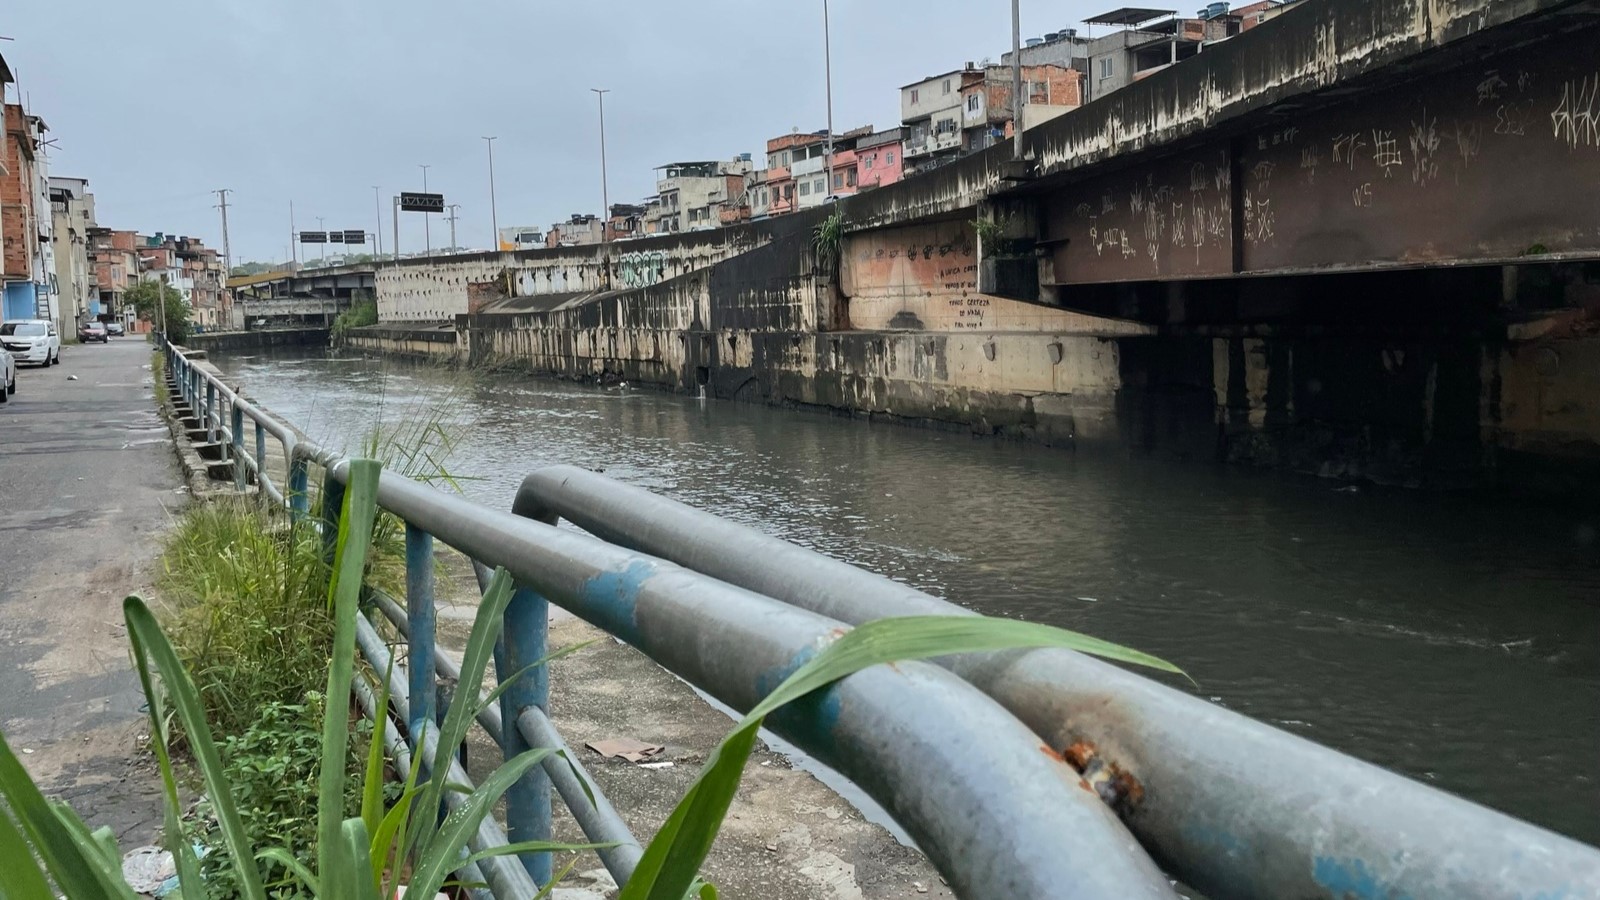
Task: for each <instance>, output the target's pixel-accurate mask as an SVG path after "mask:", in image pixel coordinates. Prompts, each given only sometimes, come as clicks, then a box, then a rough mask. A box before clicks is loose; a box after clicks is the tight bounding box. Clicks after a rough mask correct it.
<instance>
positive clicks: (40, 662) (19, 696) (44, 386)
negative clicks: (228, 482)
mask: <svg viewBox="0 0 1600 900" xmlns="http://www.w3.org/2000/svg"><path fill="white" fill-rule="evenodd" d="M150 361H151V351H150V345H149V344H147V343H145V342H144V340H142V339H141V338H138V337H124V338H114V339H113V340H112V342H111V343H109V344H104V345H101V344H91V345H84V346H78V345H68V346H66V347H65V348H64V349H63V352H62V354H61V364H60V365H58V366H52V367H50V368H48V369H40V368H33V367H27V368H22V369H21V370H20V371H19V372H18V377H17V392H16V394H14V395H12V397H11V400H10V402H9V403H7V404H6V405H4V406H0V498H3V501H0V647H3V648H4V652H3V654H0V729H3V730H4V732H5V736H6V740H7V741H8V742H9V743H10V744H11V746H12V748H13V750H15V751H16V752H18V753H19V754H21V755H22V759H23V762H24V763H25V764H26V765H27V767H28V768H29V770H30V771H31V772H32V773H33V774H34V777H35V778H36V779H37V780H38V781H39V782H40V784H41V785H42V786H43V787H44V788H45V790H46V792H47V793H49V794H51V795H53V796H56V797H60V798H62V799H66V800H68V801H69V802H71V803H72V805H73V807H74V808H75V809H77V810H78V812H79V814H80V815H83V816H84V817H85V818H86V819H87V820H88V821H89V823H90V825H91V826H98V825H110V826H111V827H112V829H113V830H114V831H115V832H116V833H117V834H118V837H119V839H120V840H121V841H122V844H123V848H124V849H128V848H129V847H130V846H132V845H133V844H137V843H143V842H148V841H150V840H151V839H153V838H155V837H156V831H157V830H158V829H159V825H160V815H161V810H160V801H159V783H158V781H157V780H156V779H155V776H154V774H153V769H152V766H151V763H150V758H149V754H148V751H147V740H146V736H147V735H148V732H149V727H148V719H147V718H146V714H145V713H144V712H143V711H142V710H141V706H142V704H143V702H144V698H143V695H142V694H141V693H140V690H139V684H138V678H137V676H136V675H135V674H134V672H133V669H132V667H131V664H130V660H129V655H128V643H127V634H126V630H125V628H124V627H123V623H122V599H123V598H124V597H125V596H127V595H128V594H133V593H140V594H145V593H148V590H147V589H148V585H149V581H150V574H151V571H152V567H153V564H154V560H155V554H156V552H157V547H158V541H159V537H160V533H161V532H162V531H163V530H164V529H165V528H166V527H167V526H168V524H169V522H170V521H171V516H172V512H173V511H176V510H177V509H179V508H180V507H182V505H183V504H184V503H185V501H186V499H187V495H186V494H185V492H184V490H183V489H182V488H181V487H180V485H181V484H182V483H183V480H182V477H181V476H180V474H179V471H178V466H177V462H176V459H175V457H174V455H173V452H172V446H171V438H170V437H169V434H168V432H167V429H166V426H165V424H164V423H163V422H162V420H161V418H160V416H159V415H158V414H157V410H156V405H155V401H154V398H153V393H152V391H153V387H152V385H153V378H152V375H151V371H150Z"/></svg>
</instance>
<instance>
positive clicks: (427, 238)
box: [417, 163, 433, 256]
mask: <svg viewBox="0 0 1600 900" xmlns="http://www.w3.org/2000/svg"><path fill="white" fill-rule="evenodd" d="M417 168H419V169H421V170H422V192H423V193H424V194H426V193H427V192H428V170H429V169H431V168H433V166H425V165H422V164H421V163H418V164H417ZM431 221H433V213H431V212H427V211H424V212H423V213H422V242H423V243H422V246H423V248H424V249H426V250H427V254H428V255H429V256H432V255H433V234H432V233H431V232H429V230H428V223H429V222H431Z"/></svg>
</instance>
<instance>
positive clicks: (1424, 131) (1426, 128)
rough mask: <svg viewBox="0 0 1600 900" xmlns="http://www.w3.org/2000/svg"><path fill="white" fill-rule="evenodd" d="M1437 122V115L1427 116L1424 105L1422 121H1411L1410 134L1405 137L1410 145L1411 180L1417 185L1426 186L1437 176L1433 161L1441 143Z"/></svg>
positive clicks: (1437, 171)
mask: <svg viewBox="0 0 1600 900" xmlns="http://www.w3.org/2000/svg"><path fill="white" fill-rule="evenodd" d="M1438 122H1439V119H1438V117H1437V116H1435V117H1433V118H1431V119H1430V118H1428V110H1427V108H1426V107H1424V108H1423V110H1422V121H1421V122H1415V121H1414V122H1412V123H1411V134H1410V135H1409V136H1408V137H1407V139H1406V140H1407V143H1409V144H1410V145H1411V180H1412V181H1413V182H1415V183H1416V184H1417V186H1418V187H1427V185H1428V182H1430V181H1433V180H1434V179H1436V178H1438V177H1439V164H1438V163H1437V162H1436V161H1434V154H1436V153H1437V152H1438V151H1439V144H1440V143H1441V141H1440V139H1439V129H1438V127H1437V126H1438Z"/></svg>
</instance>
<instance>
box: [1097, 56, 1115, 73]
mask: <svg viewBox="0 0 1600 900" xmlns="http://www.w3.org/2000/svg"><path fill="white" fill-rule="evenodd" d="M1114 62H1115V60H1113V59H1112V58H1111V57H1109V56H1105V57H1101V59H1100V77H1101V78H1110V77H1111V75H1112V74H1113V73H1114V72H1115V71H1116V68H1115V67H1114V66H1113V65H1112V64H1113V63H1114Z"/></svg>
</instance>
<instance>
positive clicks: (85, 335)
mask: <svg viewBox="0 0 1600 900" xmlns="http://www.w3.org/2000/svg"><path fill="white" fill-rule="evenodd" d="M78 340H79V342H81V343H84V344H87V343H89V342H90V341H99V342H100V343H102V344H106V343H110V341H111V335H110V333H108V332H107V331H106V323H104V322H101V321H98V320H94V321H89V322H85V323H83V324H82V325H79V326H78Z"/></svg>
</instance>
